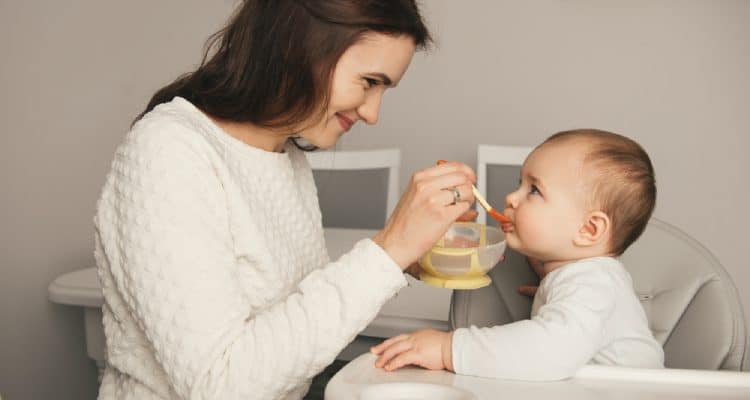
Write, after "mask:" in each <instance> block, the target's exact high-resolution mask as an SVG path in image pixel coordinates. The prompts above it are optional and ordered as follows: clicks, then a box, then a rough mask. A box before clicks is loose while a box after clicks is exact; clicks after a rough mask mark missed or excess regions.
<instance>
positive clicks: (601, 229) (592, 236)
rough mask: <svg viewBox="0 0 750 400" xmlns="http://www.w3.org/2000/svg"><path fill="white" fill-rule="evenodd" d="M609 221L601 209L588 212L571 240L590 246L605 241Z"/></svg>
mask: <svg viewBox="0 0 750 400" xmlns="http://www.w3.org/2000/svg"><path fill="white" fill-rule="evenodd" d="M611 225H612V224H611V222H610V220H609V216H607V214H605V213H603V212H601V211H593V212H591V213H589V214H588V215H587V216H586V218H585V219H584V220H583V224H582V225H581V227H580V229H579V230H578V233H577V235H576V237H575V239H574V240H573V242H574V243H575V244H576V245H578V246H582V247H591V246H594V245H597V244H600V243H603V242H605V241H606V240H607V239H608V237H609V233H610V232H609V231H610V226H611Z"/></svg>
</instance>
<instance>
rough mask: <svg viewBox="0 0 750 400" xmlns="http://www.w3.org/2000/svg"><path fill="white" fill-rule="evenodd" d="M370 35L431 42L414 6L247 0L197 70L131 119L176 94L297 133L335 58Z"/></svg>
mask: <svg viewBox="0 0 750 400" xmlns="http://www.w3.org/2000/svg"><path fill="white" fill-rule="evenodd" d="M367 32H378V33H384V34H389V35H394V36H399V35H408V36H411V37H412V38H414V42H415V44H416V46H417V48H424V47H426V46H427V45H428V44H429V43H430V41H431V38H430V34H429V32H428V30H427V28H426V26H425V24H424V22H423V20H422V17H421V15H420V13H419V8H418V6H417V4H416V2H415V0H245V1H243V2H242V3H241V5H239V7H238V9H237V11H236V12H235V14H234V15H233V16H232V17H231V18H230V20H229V22H228V24H227V25H226V26H225V27H224V28H223V29H221V30H220V31H219V32H217V33H215V34H214V35H212V36H211V37H210V38H209V40H208V42H207V43H206V50H205V53H204V56H203V61H202V62H201V65H200V67H198V69H197V70H195V71H194V72H191V73H188V74H185V75H183V76H181V77H179V78H178V79H177V80H175V81H174V82H172V83H170V84H169V85H167V86H165V87H163V88H161V89H160V90H159V91H157V92H156V93H155V94H154V96H153V97H152V98H151V101H149V103H148V106H147V107H146V109H145V110H144V111H143V112H142V113H141V114H140V115H139V116H138V118H137V119H136V121H137V120H138V119H140V118H141V117H142V116H143V115H145V114H146V113H148V112H149V111H151V110H152V109H153V108H154V107H156V106H157V105H159V104H161V103H166V102H169V101H171V100H172V99H173V98H174V97H176V96H180V97H183V98H185V99H187V100H188V101H190V102H191V103H193V104H194V105H195V106H196V107H198V108H199V109H201V110H202V111H203V112H205V113H207V114H208V115H211V116H213V117H216V118H219V119H223V120H229V121H234V122H251V123H253V124H255V125H258V126H261V127H265V128H290V127H299V126H300V124H302V123H304V122H305V121H308V120H310V118H313V117H317V116H319V115H320V116H322V114H317V113H322V112H324V111H325V110H321V105H325V104H327V103H328V97H329V90H330V89H329V88H330V81H331V77H332V75H333V70H334V68H335V66H336V63H337V62H338V59H339V58H340V57H341V55H342V54H343V53H344V51H345V50H346V49H347V48H349V47H350V46H351V45H353V44H354V43H356V42H357V40H359V39H360V38H361V37H362V35H363V34H365V33H367Z"/></svg>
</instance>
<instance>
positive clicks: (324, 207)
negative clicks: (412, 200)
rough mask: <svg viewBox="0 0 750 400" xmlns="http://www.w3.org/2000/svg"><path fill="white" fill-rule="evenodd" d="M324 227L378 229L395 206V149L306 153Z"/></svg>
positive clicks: (398, 155)
mask: <svg viewBox="0 0 750 400" xmlns="http://www.w3.org/2000/svg"><path fill="white" fill-rule="evenodd" d="M306 156H307V160H308V162H309V163H310V166H311V168H312V170H313V177H314V179H315V186H316V187H317V190H318V202H319V204H320V209H321V214H322V217H323V226H324V227H327V228H328V227H336V228H356V229H379V228H382V227H383V226H384V225H385V221H386V219H387V218H388V216H389V215H390V214H391V212H392V211H393V209H394V208H395V207H396V203H397V202H398V194H399V193H398V174H399V167H400V164H401V151H400V150H399V149H382V150H366V151H338V150H331V151H314V152H308V153H306Z"/></svg>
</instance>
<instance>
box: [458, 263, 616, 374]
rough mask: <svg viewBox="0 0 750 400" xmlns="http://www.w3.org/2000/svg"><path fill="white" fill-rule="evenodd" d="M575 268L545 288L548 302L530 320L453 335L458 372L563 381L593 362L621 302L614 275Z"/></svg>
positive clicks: (566, 271) (590, 268)
mask: <svg viewBox="0 0 750 400" xmlns="http://www.w3.org/2000/svg"><path fill="white" fill-rule="evenodd" d="M572 267H573V268H570V269H569V270H561V271H559V272H560V273H559V274H558V276H556V277H554V278H555V279H554V281H553V282H550V283H551V284H549V285H546V286H545V289H546V290H547V303H546V304H544V305H543V306H541V307H540V308H539V311H538V313H537V315H535V316H534V317H533V318H531V319H530V320H522V321H517V322H513V323H510V324H507V325H501V326H495V327H489V328H477V327H474V326H472V327H469V328H462V329H457V330H456V331H455V332H454V335H453V365H454V369H455V371H456V373H458V374H462V375H474V376H481V377H489V378H501V379H519V380H534V381H542V380H559V379H565V378H569V377H571V376H573V375H574V374H575V373H576V371H577V370H578V369H579V368H580V367H582V366H583V365H585V364H586V363H588V362H589V361H590V360H591V358H592V357H593V356H594V354H596V352H597V351H598V349H599V348H601V346H602V345H603V344H604V343H603V342H604V341H605V340H606V337H607V333H606V332H605V326H606V320H607V318H609V315H610V313H611V312H612V310H613V309H614V305H615V299H614V297H613V294H612V293H613V291H612V289H611V288H612V282H611V277H610V276H609V275H608V274H606V273H605V272H603V271H601V270H597V268H596V266H593V268H592V266H591V265H584V266H583V268H578V267H579V266H572ZM566 269H567V268H566Z"/></svg>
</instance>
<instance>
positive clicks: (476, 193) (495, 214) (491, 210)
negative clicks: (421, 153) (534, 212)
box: [437, 160, 512, 224]
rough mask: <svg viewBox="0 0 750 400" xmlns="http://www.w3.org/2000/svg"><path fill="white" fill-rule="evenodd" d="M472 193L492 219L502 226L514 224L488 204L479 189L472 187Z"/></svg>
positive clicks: (442, 161) (440, 161)
mask: <svg viewBox="0 0 750 400" xmlns="http://www.w3.org/2000/svg"><path fill="white" fill-rule="evenodd" d="M446 162H447V161H445V160H438V162H437V165H441V164H445V163H446ZM471 192H472V193H473V194H474V198H475V199H476V200H477V203H479V204H480V205H481V206H482V208H484V210H485V211H487V214H489V215H490V216H491V217H492V218H494V219H495V221H497V222H499V223H501V224H507V223H509V222H512V221H511V220H510V218H508V217H506V216H505V215H503V214H501V213H499V212H497V210H495V209H494V208H492V206H491V205H490V203H488V202H487V200H485V199H484V196H482V194H481V193H479V190H477V187H476V186H474V185H471Z"/></svg>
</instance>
